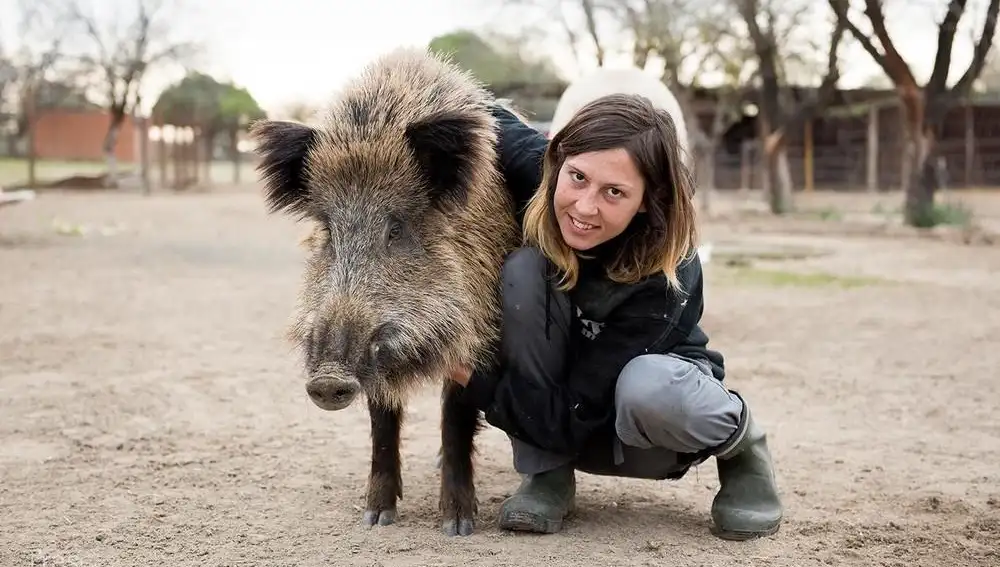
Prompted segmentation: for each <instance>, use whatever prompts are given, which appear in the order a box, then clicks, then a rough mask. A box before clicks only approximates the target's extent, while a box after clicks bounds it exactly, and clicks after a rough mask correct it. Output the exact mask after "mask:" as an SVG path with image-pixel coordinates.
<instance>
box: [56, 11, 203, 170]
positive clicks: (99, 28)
mask: <svg viewBox="0 0 1000 567" xmlns="http://www.w3.org/2000/svg"><path fill="white" fill-rule="evenodd" d="M135 2H136V7H137V10H136V13H135V14H134V16H133V19H132V20H131V21H129V22H127V24H125V25H114V24H113V23H110V22H105V21H103V20H102V19H100V18H98V17H97V16H95V15H94V14H93V13H92V11H91V10H87V9H86V8H84V7H83V6H82V5H81V4H80V2H79V1H78V0H70V1H69V2H68V6H67V15H68V17H69V18H71V20H72V21H73V22H74V23H75V24H76V25H77V26H78V28H79V29H80V31H81V32H82V34H83V38H82V40H81V41H80V44H79V46H80V50H79V52H80V55H79V62H80V63H81V64H82V66H83V68H84V69H85V70H86V71H88V72H89V73H90V74H91V76H92V77H93V78H94V80H95V81H97V82H98V83H99V84H100V85H101V87H100V90H101V91H103V94H104V99H105V104H106V107H107V109H108V111H109V112H110V114H111V120H110V122H109V124H108V131H107V134H106V135H105V138H104V144H103V148H102V149H103V152H104V155H105V158H106V159H107V162H108V182H109V184H111V185H112V186H114V185H116V184H117V178H118V175H117V163H116V159H115V147H116V146H117V144H118V134H119V132H120V130H121V125H122V122H124V120H125V116H126V115H128V114H131V113H132V111H133V109H135V108H136V107H137V106H139V104H140V100H141V98H140V97H141V87H142V82H143V79H144V78H145V77H146V76H147V74H148V73H149V72H150V71H151V70H153V69H154V68H156V67H158V66H163V65H167V64H171V63H177V62H179V61H182V60H184V59H185V58H186V57H189V56H192V55H194V53H195V52H196V49H197V47H196V46H195V44H194V43H192V42H190V41H184V40H179V39H176V38H175V37H173V36H174V33H173V32H176V24H177V19H176V18H171V17H170V16H169V15H168V13H167V12H166V11H165V10H164V9H163V8H164V2H163V0H135ZM119 14H122V12H119ZM171 24H173V25H171Z"/></svg>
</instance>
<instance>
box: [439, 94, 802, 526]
mask: <svg viewBox="0 0 1000 567" xmlns="http://www.w3.org/2000/svg"><path fill="white" fill-rule="evenodd" d="M496 115H497V117H498V118H499V120H500V123H501V127H502V132H501V143H500V157H501V162H502V165H503V169H504V174H505V177H506V180H507V185H508V188H509V189H510V191H511V193H512V195H514V197H515V200H517V198H518V196H521V197H523V199H522V200H527V207H526V210H525V212H524V217H523V219H522V226H523V232H524V237H525V246H524V247H523V248H520V249H518V250H516V251H515V252H513V253H512V254H511V255H510V256H509V257H508V258H507V260H506V262H505V265H504V267H503V333H502V341H501V345H500V365H499V368H498V369H497V370H496V371H494V372H490V373H483V372H478V371H477V372H472V371H470V370H469V369H464V368H463V369H456V371H455V372H454V373H453V375H452V376H451V378H452V379H453V380H455V381H456V382H458V383H460V384H463V385H464V386H465V390H466V394H467V395H468V396H470V397H471V398H472V399H473V400H474V401H475V403H476V404H477V405H478V406H479V407H480V408H482V409H483V411H484V412H485V415H486V419H487V421H488V422H489V423H490V424H492V425H493V426H495V427H498V428H500V429H502V430H503V431H505V432H506V433H507V434H508V435H509V437H510V438H511V442H512V445H513V456H514V468H515V469H516V470H517V471H518V472H519V473H521V474H522V475H523V480H522V482H521V485H520V487H519V488H518V489H517V491H516V492H515V493H514V494H513V495H512V496H511V497H510V498H508V499H507V500H506V501H504V502H503V504H502V505H501V507H500V518H499V523H500V527H501V528H502V529H507V530H521V531H531V532H541V533H552V532H556V531H559V530H560V529H561V527H562V524H563V520H564V518H565V517H566V516H567V514H569V513H570V512H571V511H572V509H573V507H574V497H575V492H576V482H575V471H577V470H579V471H583V472H587V473H591V474H599V475H613V476H620V477H630V478H645V479H679V478H681V477H682V476H683V475H684V474H685V473H686V472H687V471H688V469H689V468H690V467H692V466H695V465H697V464H700V463H702V462H704V461H706V460H707V459H709V458H710V457H715V459H716V462H717V468H718V474H719V481H720V485H721V487H720V489H719V492H718V494H716V496H715V499H714V501H713V503H712V510H711V516H712V520H713V529H712V532H713V533H714V534H715V535H717V536H718V537H722V538H726V539H750V538H754V537H759V536H764V535H769V534H773V533H774V532H776V531H777V530H778V527H779V525H780V523H781V519H782V505H781V502H780V500H779V497H778V493H777V487H776V485H775V480H774V473H773V471H772V466H771V458H770V454H769V452H768V448H767V442H766V436H765V433H764V431H763V430H762V429H761V427H760V426H759V425H758V424H757V423H756V422H755V421H754V419H753V416H752V414H751V412H750V409H749V407H748V405H747V402H746V401H745V400H744V399H743V398H742V397H741V396H740V395H739V394H737V393H736V392H734V391H732V390H729V389H728V388H727V387H726V386H724V385H723V378H724V365H723V357H722V355H721V354H720V353H719V352H717V351H715V350H712V349H709V348H708V346H707V344H708V337H707V336H706V334H705V332H704V331H703V330H702V329H701V327H700V325H699V321H700V318H701V315H702V312H703V308H704V305H703V298H702V270H701V264H700V261H699V258H698V255H697V251H696V246H695V244H696V221H695V208H694V205H693V203H692V195H693V192H694V187H693V182H692V179H691V176H690V174H689V172H688V170H687V168H686V167H685V165H684V163H683V162H682V159H681V150H680V147H679V144H678V140H677V132H676V130H675V127H674V123H673V121H672V119H671V117H670V115H669V114H668V113H667V112H666V111H663V110H659V109H656V108H655V107H653V105H652V104H651V103H650V102H649V100H648V99H645V98H643V97H639V96H632V95H610V96H606V97H603V98H601V99H598V100H596V101H594V102H592V103H590V104H589V105H587V106H585V107H584V108H582V109H581V110H580V111H579V112H578V113H577V114H576V115H575V117H574V118H573V119H572V120H571V121H570V122H569V123H568V124H567V125H566V126H565V127H564V128H563V129H562V130H560V131H559V133H558V134H557V135H556V136H555V137H554V138H553V139H552V140H551V141H549V140H547V139H546V138H545V137H544V136H542V135H541V134H539V133H537V132H535V131H534V130H532V129H531V128H529V127H527V126H526V125H524V124H523V123H521V122H520V121H519V120H518V119H517V118H516V117H514V116H513V115H512V114H510V113H509V112H507V111H505V110H503V109H499V108H498V109H497V110H496ZM536 188H537V191H536ZM529 195H530V197H529Z"/></svg>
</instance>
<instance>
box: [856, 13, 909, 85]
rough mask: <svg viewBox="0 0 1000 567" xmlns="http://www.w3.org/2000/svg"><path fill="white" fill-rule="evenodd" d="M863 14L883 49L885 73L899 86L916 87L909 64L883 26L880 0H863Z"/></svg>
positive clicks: (883, 20) (883, 17) (883, 15)
mask: <svg viewBox="0 0 1000 567" xmlns="http://www.w3.org/2000/svg"><path fill="white" fill-rule="evenodd" d="M865 15H866V16H868V21H869V22H871V24H872V30H874V32H875V37H877V38H878V41H879V43H881V44H882V50H883V51H885V65H884V66H883V67H884V68H885V70H886V73H888V75H889V77H890V78H892V80H893V82H895V83H896V84H897V85H899V86H904V87H910V88H917V80H916V79H915V78H914V77H913V72H912V71H911V70H910V66H909V65H907V63H906V61H905V60H904V59H903V56H902V55H900V54H899V51H897V50H896V46H895V44H893V43H892V38H890V37H889V30H887V29H886V27H885V14H884V13H882V2H881V1H880V0H865Z"/></svg>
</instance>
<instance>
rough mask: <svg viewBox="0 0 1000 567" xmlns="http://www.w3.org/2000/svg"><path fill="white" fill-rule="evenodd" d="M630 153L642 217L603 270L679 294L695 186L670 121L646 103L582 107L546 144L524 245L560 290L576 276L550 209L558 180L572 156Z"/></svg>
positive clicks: (616, 99) (634, 98)
mask: <svg viewBox="0 0 1000 567" xmlns="http://www.w3.org/2000/svg"><path fill="white" fill-rule="evenodd" d="M618 148H621V149H624V150H625V151H626V152H628V154H629V156H630V157H631V158H632V161H633V162H634V163H635V166H636V169H638V170H639V173H640V174H641V175H642V179H643V183H644V186H645V191H644V195H643V203H644V204H645V205H646V211H645V212H644V213H637V214H636V216H635V217H634V218H633V219H632V222H631V223H630V226H629V228H628V229H626V232H625V233H623V234H622V235H620V236H618V238H624V239H626V240H625V242H623V243H622V245H621V246H620V247H618V251H617V253H616V254H617V255H616V257H615V258H613V259H612V260H611V262H610V263H609V264H608V265H607V273H608V277H610V278H611V279H612V280H614V281H616V282H622V283H635V282H637V281H639V280H640V279H642V278H644V277H647V276H650V275H653V274H656V273H660V272H662V273H663V274H664V275H665V276H666V278H667V281H668V282H669V285H670V286H671V287H673V288H675V289H678V290H679V289H680V287H681V286H680V283H679V282H678V280H677V266H678V265H679V264H680V263H681V261H682V260H684V259H685V258H686V257H687V256H688V255H689V254H690V253H691V252H692V251H693V250H692V249H693V248H694V247H695V245H696V239H697V226H696V218H695V216H696V213H695V208H694V204H693V203H692V201H691V198H692V196H693V195H694V180H693V179H692V176H691V172H690V170H689V169H688V167H687V166H686V165H685V164H684V161H683V159H682V155H683V150H682V148H681V145H680V142H679V140H678V136H677V128H676V127H675V125H674V120H673V118H671V116H670V114H669V113H668V112H667V111H665V110H660V109H657V108H655V107H654V106H653V104H652V103H651V102H650V100H649V99H648V98H646V97H642V96H638V95H626V94H614V95H607V96H603V97H601V98H598V99H596V100H594V101H593V102H590V103H589V104H587V105H586V106H584V107H583V108H581V109H580V110H579V111H577V113H576V114H575V115H574V116H573V118H572V119H571V120H570V121H569V122H568V123H567V124H566V126H564V127H563V128H562V129H561V130H559V132H558V133H557V134H556V135H555V136H554V137H553V138H552V140H550V142H549V145H548V148H547V149H546V151H545V159H544V165H543V172H542V184H541V186H540V187H539V189H538V191H536V192H535V194H534V196H532V198H531V200H530V201H529V202H528V206H527V209H526V211H525V216H524V239H525V243H526V244H529V245H533V246H537V247H538V248H539V249H540V250H541V251H542V253H543V254H544V255H545V256H546V257H547V258H549V259H550V260H551V261H552V262H553V263H554V264H555V265H556V267H557V268H559V271H560V272H562V279H561V281H560V282H559V284H560V285H559V287H560V289H564V290H565V289H572V288H573V286H575V285H576V281H577V278H578V276H579V262H578V260H577V253H576V251H574V250H573V249H572V248H570V247H569V246H568V245H567V244H566V242H565V241H564V240H563V238H562V233H561V232H560V231H559V225H558V222H557V221H556V216H555V211H554V209H553V204H552V202H553V201H552V200H553V196H554V195H555V191H556V181H557V180H558V178H559V170H560V169H561V168H562V166H563V162H565V161H566V158H568V157H570V156H575V155H579V154H582V153H587V152H596V151H601V150H610V149H618Z"/></svg>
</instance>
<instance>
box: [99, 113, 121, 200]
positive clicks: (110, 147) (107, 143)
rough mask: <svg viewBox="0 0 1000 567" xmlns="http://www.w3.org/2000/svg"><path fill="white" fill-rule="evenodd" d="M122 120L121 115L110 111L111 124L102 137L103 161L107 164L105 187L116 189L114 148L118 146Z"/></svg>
mask: <svg viewBox="0 0 1000 567" xmlns="http://www.w3.org/2000/svg"><path fill="white" fill-rule="evenodd" d="M123 119H124V115H123V114H122V113H119V112H117V111H112V113H111V124H109V125H108V133H107V134H106V135H105V136H104V148H103V149H104V159H105V161H106V162H107V164H108V177H107V181H106V183H105V186H106V187H118V159H117V156H116V155H115V148H116V147H117V146H118V133H119V132H121V125H122V121H123Z"/></svg>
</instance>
